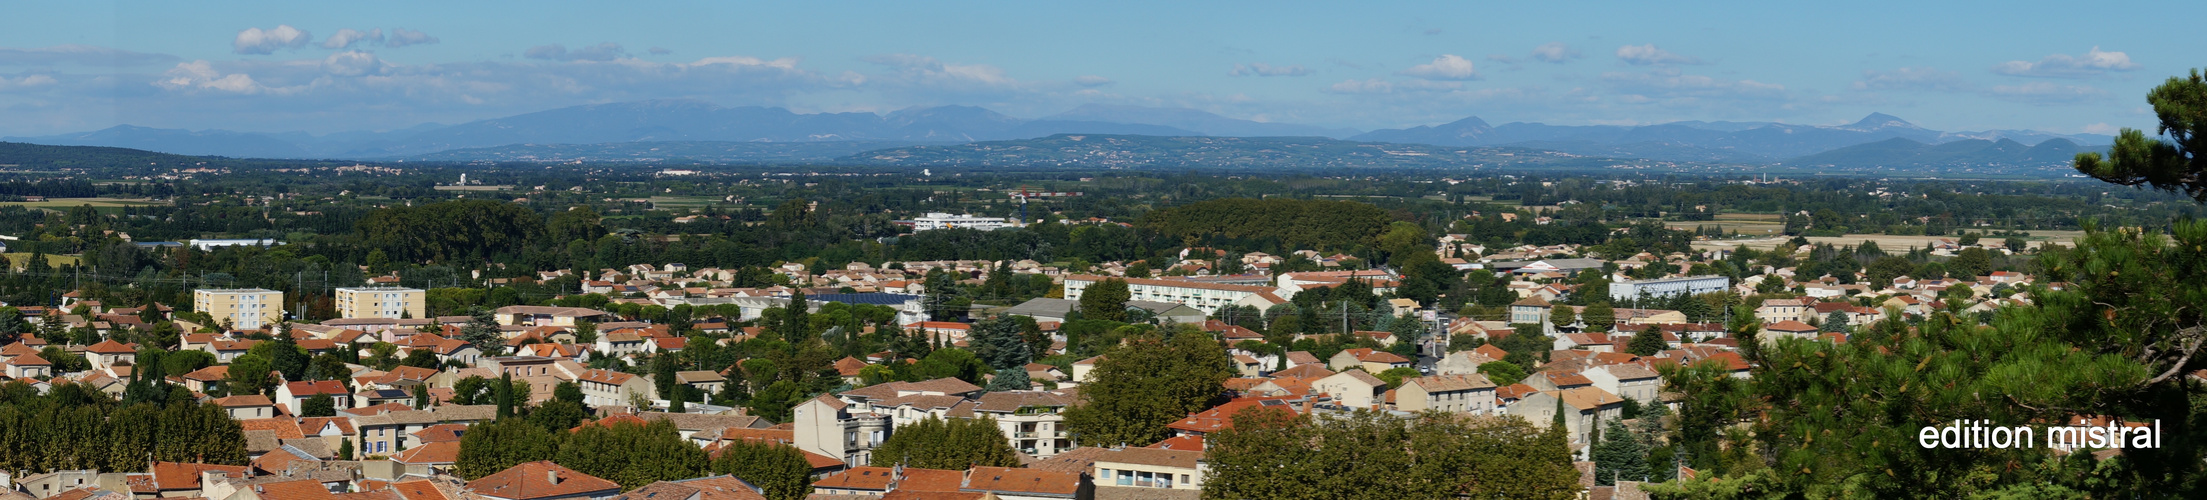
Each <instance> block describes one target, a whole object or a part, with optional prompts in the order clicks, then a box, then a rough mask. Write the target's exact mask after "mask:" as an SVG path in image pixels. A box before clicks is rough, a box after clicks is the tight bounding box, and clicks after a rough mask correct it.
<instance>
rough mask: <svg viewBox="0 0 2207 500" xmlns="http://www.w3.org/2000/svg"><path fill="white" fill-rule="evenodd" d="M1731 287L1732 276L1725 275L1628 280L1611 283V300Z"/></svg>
mask: <svg viewBox="0 0 2207 500" xmlns="http://www.w3.org/2000/svg"><path fill="white" fill-rule="evenodd" d="M1731 288H1732V278H1727V277H1723V276H1686V277H1680V278H1663V279H1652V280H1626V281H1618V282H1614V283H1610V284H1609V300H1610V301H1611V302H1615V303H1617V304H1633V303H1637V302H1635V301H1643V300H1652V299H1667V298H1671V297H1674V296H1677V295H1680V294H1685V295H1700V294H1704V293H1716V292H1722V291H1725V290H1730V289H1731Z"/></svg>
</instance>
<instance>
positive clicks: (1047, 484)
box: [958, 466, 1096, 500]
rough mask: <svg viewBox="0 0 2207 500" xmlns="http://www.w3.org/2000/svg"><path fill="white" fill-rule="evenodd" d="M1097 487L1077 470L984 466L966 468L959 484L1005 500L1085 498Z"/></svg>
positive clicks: (964, 489) (960, 488)
mask: <svg viewBox="0 0 2207 500" xmlns="http://www.w3.org/2000/svg"><path fill="white" fill-rule="evenodd" d="M1095 489H1096V486H1095V485H1094V484H1092V483H1090V482H1089V480H1088V475H1087V474H1082V473H1078V472H1058V471H1049V470H1041V469H1027V468H1009V467H981V466H976V467H974V468H972V469H970V470H967V471H966V475H965V481H964V482H963V483H962V484H959V485H958V491H959V492H963V493H980V494H983V495H993V496H995V497H996V498H999V499H1002V500H1058V499H1083V500H1085V499H1089V498H1094V497H1095ZM983 498H986V497H985V496H984V497H983Z"/></svg>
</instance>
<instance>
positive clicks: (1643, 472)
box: [1588, 419, 1652, 486]
mask: <svg viewBox="0 0 2207 500" xmlns="http://www.w3.org/2000/svg"><path fill="white" fill-rule="evenodd" d="M1588 454H1589V455H1592V456H1593V458H1594V484H1599V485H1603V486H1609V485H1614V484H1617V481H1646V480H1648V479H1649V477H1651V476H1652V474H1650V473H1649V471H1648V450H1647V447H1646V446H1645V445H1642V444H1641V443H1640V439H1639V438H1638V437H1636V436H1633V435H1632V431H1630V430H1627V429H1625V421H1624V420H1623V419H1610V420H1609V423H1608V425H1606V426H1604V427H1603V428H1602V433H1601V443H1600V444H1597V445H1594V449H1593V450H1590V451H1589V452H1588Z"/></svg>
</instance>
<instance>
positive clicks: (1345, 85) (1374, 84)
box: [1319, 78, 1464, 95]
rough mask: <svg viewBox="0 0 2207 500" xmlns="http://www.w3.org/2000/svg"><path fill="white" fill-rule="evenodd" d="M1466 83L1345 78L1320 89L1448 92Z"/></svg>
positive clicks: (1365, 92)
mask: <svg viewBox="0 0 2207 500" xmlns="http://www.w3.org/2000/svg"><path fill="white" fill-rule="evenodd" d="M1463 88H1464V84H1462V83H1457V82H1449V81H1430V80H1409V81H1401V82H1390V81H1386V80H1381V79H1378V78H1369V79H1364V80H1343V81H1341V82H1340V83H1335V84H1333V85H1328V86H1326V87H1325V88H1322V89H1319V91H1320V92H1325V93H1328V94H1347V95H1371V94H1394V93H1409V92H1446V91H1453V90H1460V89H1463Z"/></svg>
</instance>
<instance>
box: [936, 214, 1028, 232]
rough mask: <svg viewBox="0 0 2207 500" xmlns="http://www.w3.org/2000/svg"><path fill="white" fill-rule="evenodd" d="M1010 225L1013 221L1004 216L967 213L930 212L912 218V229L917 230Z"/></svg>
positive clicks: (986, 229) (993, 227) (988, 227)
mask: <svg viewBox="0 0 2207 500" xmlns="http://www.w3.org/2000/svg"><path fill="white" fill-rule="evenodd" d="M1010 225H1011V222H1009V221H1006V220H1004V218H1003V217H974V216H971V215H965V214H947V213H942V212H928V213H927V215H926V216H923V217H920V218H917V219H912V230H913V231H915V232H917V231H931V230H936V229H951V228H961V227H962V228H966V229H979V230H982V231H990V230H994V229H996V228H1000V227H1006V226H1010Z"/></svg>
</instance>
